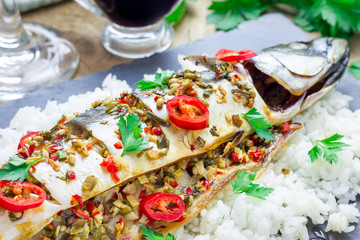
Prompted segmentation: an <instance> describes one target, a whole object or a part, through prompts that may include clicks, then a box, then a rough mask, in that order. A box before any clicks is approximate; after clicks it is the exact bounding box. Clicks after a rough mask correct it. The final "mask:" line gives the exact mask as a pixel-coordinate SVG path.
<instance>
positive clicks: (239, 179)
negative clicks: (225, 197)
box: [230, 170, 274, 200]
mask: <svg viewBox="0 0 360 240" xmlns="http://www.w3.org/2000/svg"><path fill="white" fill-rule="evenodd" d="M255 177H256V173H249V174H247V173H246V172H245V170H241V171H239V172H238V173H237V176H236V181H230V183H231V186H232V188H233V192H232V193H231V195H234V194H240V193H243V192H244V193H245V194H246V195H248V196H252V197H256V198H259V199H262V200H265V197H267V196H269V194H270V193H272V192H273V191H274V189H273V188H266V187H260V185H259V184H257V183H253V182H252V181H254V179H255Z"/></svg>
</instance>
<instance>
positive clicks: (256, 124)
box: [242, 108, 275, 140]
mask: <svg viewBox="0 0 360 240" xmlns="http://www.w3.org/2000/svg"><path fill="white" fill-rule="evenodd" d="M242 115H243V116H244V117H245V118H246V120H247V121H248V122H249V123H250V125H251V126H252V128H253V129H254V130H255V132H256V134H257V135H258V136H259V138H261V139H267V140H275V137H274V135H273V134H272V132H271V131H270V130H269V128H270V127H271V125H270V123H268V121H266V119H265V117H264V116H263V115H261V114H260V113H259V112H258V111H257V109H256V108H252V109H250V110H249V111H248V112H247V113H245V114H242Z"/></svg>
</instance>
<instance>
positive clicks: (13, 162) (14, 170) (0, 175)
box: [0, 157, 43, 183]
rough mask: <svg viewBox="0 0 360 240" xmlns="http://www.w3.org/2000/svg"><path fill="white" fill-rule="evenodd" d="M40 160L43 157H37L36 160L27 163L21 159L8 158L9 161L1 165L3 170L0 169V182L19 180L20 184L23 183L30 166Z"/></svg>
mask: <svg viewBox="0 0 360 240" xmlns="http://www.w3.org/2000/svg"><path fill="white" fill-rule="evenodd" d="M42 158H43V157H39V158H38V159H35V160H34V161H30V162H29V161H27V160H26V159H23V158H19V157H10V159H9V161H8V162H7V163H5V164H4V165H3V168H1V169H0V180H8V181H16V180H19V181H20V183H21V182H23V181H24V180H25V179H26V177H27V175H28V170H29V168H30V167H31V165H33V164H34V163H36V162H37V161H39V160H40V159H42Z"/></svg>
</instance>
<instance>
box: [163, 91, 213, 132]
mask: <svg viewBox="0 0 360 240" xmlns="http://www.w3.org/2000/svg"><path fill="white" fill-rule="evenodd" d="M166 109H167V111H168V114H169V119H170V121H171V122H172V123H173V124H174V125H175V126H177V127H179V128H182V129H187V130H201V129H204V128H206V127H207V125H208V121H209V110H208V109H207V107H206V106H205V105H204V104H203V103H202V102H201V101H200V100H198V99H196V98H193V97H189V96H186V95H177V96H176V97H173V98H172V99H170V100H168V101H167V102H166Z"/></svg>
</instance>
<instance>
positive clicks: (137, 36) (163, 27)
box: [102, 20, 174, 59]
mask: <svg viewBox="0 0 360 240" xmlns="http://www.w3.org/2000/svg"><path fill="white" fill-rule="evenodd" d="M173 37H174V29H173V27H172V26H171V24H169V23H167V22H165V21H164V20H161V21H159V22H158V23H156V24H153V25H151V26H146V27H141V28H127V27H121V26H119V25H116V24H114V23H109V24H108V25H107V26H106V27H105V29H104V31H103V35H102V43H103V45H104V47H105V49H106V50H108V51H109V52H111V53H113V54H115V55H117V56H120V57H124V58H132V59H134V58H144V57H149V56H151V55H153V54H154V53H158V52H162V51H164V50H166V49H167V48H169V47H170V45H171V43H172V40H173Z"/></svg>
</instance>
